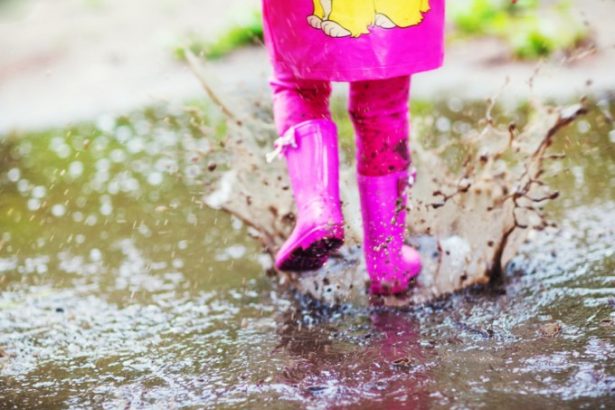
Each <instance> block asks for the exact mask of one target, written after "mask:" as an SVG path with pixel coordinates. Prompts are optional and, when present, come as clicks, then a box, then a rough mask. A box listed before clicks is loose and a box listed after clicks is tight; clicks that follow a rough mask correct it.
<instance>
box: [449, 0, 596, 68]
mask: <svg viewBox="0 0 615 410" xmlns="http://www.w3.org/2000/svg"><path fill="white" fill-rule="evenodd" d="M539 6H540V2H539V1H538V0H519V1H518V2H517V3H516V4H513V3H512V2H511V0H456V1H454V2H450V4H449V5H448V11H449V18H450V20H451V21H452V23H453V25H454V28H455V32H454V33H452V35H451V36H450V37H451V38H452V39H455V38H460V37H461V38H467V37H473V36H493V37H499V38H501V39H503V40H504V41H505V42H506V43H507V44H508V45H509V47H510V48H511V51H512V54H513V55H514V57H516V58H519V59H522V60H533V59H538V58H541V57H547V56H550V55H552V54H554V53H557V52H567V51H570V50H573V49H575V48H576V47H578V46H579V45H580V44H582V43H583V42H584V41H585V40H587V38H588V37H589V34H590V33H589V30H588V29H587V28H586V27H585V26H584V25H583V24H582V23H581V22H580V21H579V20H578V19H577V18H575V16H573V14H572V12H571V4H570V2H569V1H568V0H562V1H560V2H558V3H557V4H555V5H554V6H552V7H550V8H549V9H548V10H547V11H546V12H545V10H544V9H541V8H540V7H539Z"/></svg>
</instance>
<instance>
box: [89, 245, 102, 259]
mask: <svg viewBox="0 0 615 410" xmlns="http://www.w3.org/2000/svg"><path fill="white" fill-rule="evenodd" d="M90 259H91V260H93V261H94V262H99V261H100V260H101V259H102V252H101V251H100V249H97V248H93V249H91V250H90Z"/></svg>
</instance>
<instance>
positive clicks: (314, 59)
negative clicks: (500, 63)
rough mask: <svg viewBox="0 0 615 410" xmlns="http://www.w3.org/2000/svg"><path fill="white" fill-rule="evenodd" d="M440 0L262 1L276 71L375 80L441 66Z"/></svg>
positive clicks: (322, 77)
mask: <svg viewBox="0 0 615 410" xmlns="http://www.w3.org/2000/svg"><path fill="white" fill-rule="evenodd" d="M444 2H445V0H263V17H264V30H265V42H266V44H267V47H268V49H269V52H270V56H271V59H272V62H273V66H274V70H275V71H276V72H286V73H288V72H291V73H293V74H294V75H295V76H296V77H297V78H303V79H316V80H330V81H361V80H377V79H384V78H391V77H398V76H404V75H411V74H413V73H417V72H420V71H426V70H432V69H435V68H438V67H439V66H440V65H442V60H443V55H444V52H443V31H444V8H445V7H444Z"/></svg>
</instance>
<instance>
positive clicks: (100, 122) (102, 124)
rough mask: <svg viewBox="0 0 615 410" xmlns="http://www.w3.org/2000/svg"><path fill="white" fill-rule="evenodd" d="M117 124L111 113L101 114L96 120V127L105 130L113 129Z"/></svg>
mask: <svg viewBox="0 0 615 410" xmlns="http://www.w3.org/2000/svg"><path fill="white" fill-rule="evenodd" d="M114 126H115V120H114V119H113V117H112V116H110V115H107V114H105V115H101V116H100V117H98V119H97V120H96V127H97V128H98V129H100V130H101V131H104V132H111V131H113V127H114Z"/></svg>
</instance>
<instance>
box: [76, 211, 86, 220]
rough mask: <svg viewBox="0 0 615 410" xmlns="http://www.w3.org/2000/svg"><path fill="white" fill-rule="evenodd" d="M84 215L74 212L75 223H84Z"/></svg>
mask: <svg viewBox="0 0 615 410" xmlns="http://www.w3.org/2000/svg"><path fill="white" fill-rule="evenodd" d="M83 218H84V217H83V213H82V212H79V211H77V212H74V213H73V221H75V222H82V221H83Z"/></svg>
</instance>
